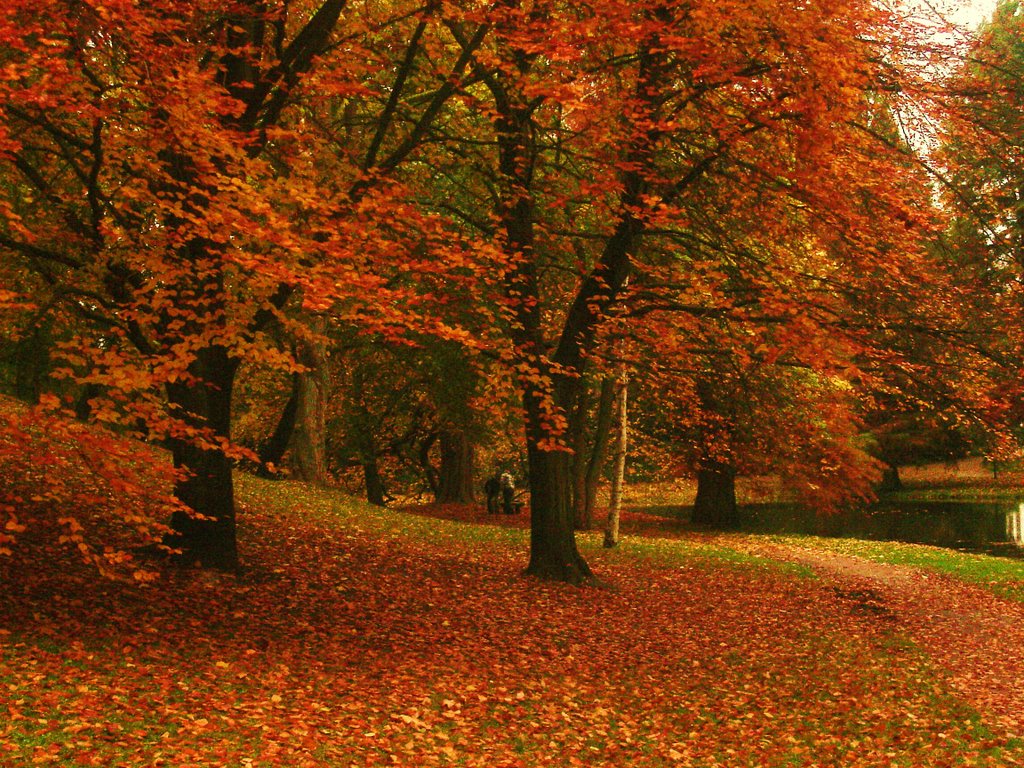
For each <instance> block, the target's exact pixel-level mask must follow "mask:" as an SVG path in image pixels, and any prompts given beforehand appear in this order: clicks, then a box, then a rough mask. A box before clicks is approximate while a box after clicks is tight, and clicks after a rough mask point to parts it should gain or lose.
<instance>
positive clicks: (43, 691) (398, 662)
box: [0, 480, 1022, 766]
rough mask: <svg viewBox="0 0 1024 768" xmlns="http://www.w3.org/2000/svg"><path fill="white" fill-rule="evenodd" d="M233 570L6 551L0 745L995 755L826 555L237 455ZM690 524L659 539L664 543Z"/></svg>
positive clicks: (102, 751) (300, 753) (233, 751)
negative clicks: (412, 501) (587, 572)
mask: <svg viewBox="0 0 1024 768" xmlns="http://www.w3.org/2000/svg"><path fill="white" fill-rule="evenodd" d="M243 496H244V498H245V510H244V512H243V517H242V519H243V521H244V531H245V539H244V545H243V548H244V556H245V559H246V561H247V563H248V564H249V570H248V571H247V572H246V573H245V574H243V575H242V576H241V577H235V576H230V575H225V574H217V573H210V572H203V571H194V570H170V569H169V570H167V571H165V572H163V573H162V574H161V577H160V579H159V580H158V581H157V582H156V583H154V584H152V585H148V586H146V585H139V584H129V583H122V582H112V581H102V580H98V579H97V578H96V577H95V575H94V574H93V573H92V572H90V571H89V570H88V569H87V568H85V567H84V566H82V565H80V564H77V563H76V562H75V561H74V560H73V558H72V559H68V558H67V557H66V556H64V557H62V556H61V555H60V553H59V552H56V551H48V550H46V549H45V548H34V549H31V550H29V551H21V550H19V551H16V552H15V554H14V555H13V556H11V557H9V558H6V559H4V560H2V561H0V570H2V572H0V589H2V594H3V600H2V601H0V651H2V655H0V765H5V766H7V765H10V766H22V765H25V766H29V765H61V766H63V765H69V766H75V765H99V766H109V765H118V766H271V765H286V766H350V765H351V766H363V765H381V766H383V765H416V766H423V765H466V766H541V765H543V766H549V765H550V766H575V765H587V766H591V765H630V766H632V765H644V766H647V765H649V766H670V765H671V766H676V765H678V766H774V765H778V766H782V765H808V766H811V765H843V766H858V765H863V766H889V765H915V766H916V765H936V766H939V765H972V764H987V765H1009V764H1015V761H1018V760H1020V759H1021V757H1020V756H1021V754H1022V750H1021V749H1020V748H1019V746H1018V745H1017V742H1015V741H1014V740H1013V739H1011V738H1010V737H1009V735H1008V734H1007V732H1005V731H1003V730H1000V729H999V728H998V727H996V726H994V725H993V724H986V723H983V722H982V721H981V720H980V719H979V717H978V715H977V714H976V713H975V712H974V711H973V710H972V709H970V708H969V707H968V706H967V705H966V704H964V703H962V702H961V701H959V700H958V699H957V698H956V697H955V696H954V694H953V689H952V688H950V687H949V686H948V685H947V684H946V683H945V682H944V677H943V676H942V674H941V673H940V671H939V670H937V669H936V668H935V667H934V666H933V665H932V663H931V662H930V661H929V660H928V658H927V656H926V655H925V654H923V653H922V652H921V651H920V650H919V649H918V648H917V647H915V646H914V645H913V644H912V643H910V642H909V641H908V639H907V638H906V637H905V636H904V635H903V634H902V633H900V632H899V631H897V630H895V629H894V627H893V624H892V622H890V621H883V620H880V618H879V616H877V615H875V614H874V613H871V612H864V611H857V610H852V609H851V604H850V600H849V599H847V598H844V596H843V595H841V594H838V593H837V592H836V591H835V590H834V589H833V588H832V586H831V585H829V584H828V583H825V582H823V581H821V580H812V579H806V578H800V577H797V576H794V575H792V574H790V573H787V572H785V571H782V570H778V569H773V568H770V567H764V566H763V565H757V564H753V565H750V564H746V565H745V564H742V563H741V564H731V563H728V562H723V561H720V560H716V559H714V558H707V557H703V556H702V555H701V554H700V551H701V550H700V549H699V548H695V549H691V550H685V548H684V549H683V550H682V552H683V554H682V555H681V556H680V557H678V558H676V559H674V560H671V561H669V560H662V559H660V558H649V557H647V556H640V555H636V556H632V555H630V554H629V551H628V543H627V545H626V547H627V549H626V551H625V552H623V551H619V552H615V553H605V552H603V551H601V550H600V549H599V548H594V547H590V546H588V547H587V553H588V557H589V558H590V559H591V562H592V564H593V565H594V567H595V568H596V569H597V570H598V572H599V573H600V574H601V576H602V577H603V579H604V581H605V582H606V586H604V587H601V588H574V587H568V586H564V585H559V584H551V583H544V582H539V581H536V580H533V579H529V578H526V577H524V576H522V575H521V569H522V566H523V565H524V556H525V546H526V535H525V532H523V531H520V530H516V529H509V528H498V527H494V526H485V525H479V524H475V525H467V524H465V523H453V522H450V521H446V520H439V519H435V518H428V517H421V516H413V515H409V514H406V513H402V512H387V511H378V510H373V509H371V508H368V507H365V506H364V505H360V504H358V503H354V502H350V501H347V500H345V499H344V498H343V497H341V496H340V495H338V494H334V493H331V492H316V491H313V490H311V489H309V488H307V487H305V486H301V485H298V484H292V483H276V484H274V483H264V482H256V481H252V480H245V482H244V483H243ZM685 544H686V542H678V543H677V542H671V541H659V542H658V543H657V546H658V547H660V548H665V549H666V550H669V549H671V548H673V547H677V546H679V547H683V546H684V545H685Z"/></svg>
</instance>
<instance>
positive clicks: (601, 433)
mask: <svg viewBox="0 0 1024 768" xmlns="http://www.w3.org/2000/svg"><path fill="white" fill-rule="evenodd" d="M614 415H615V379H613V378H612V377H611V376H606V377H604V378H603V379H601V394H600V395H599V397H598V401H597V418H596V419H595V424H594V443H593V446H592V447H591V451H590V458H589V460H588V461H587V477H586V485H585V487H584V493H585V498H584V514H585V515H586V517H587V519H589V520H591V521H593V519H594V513H595V512H596V510H597V491H598V485H599V483H600V482H601V473H602V472H603V471H604V464H605V459H606V458H607V455H608V443H609V436H610V435H611V430H612V418H613V417H614Z"/></svg>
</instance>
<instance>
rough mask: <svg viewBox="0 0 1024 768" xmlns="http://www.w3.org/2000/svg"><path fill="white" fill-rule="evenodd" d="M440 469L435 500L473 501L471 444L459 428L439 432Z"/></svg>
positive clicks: (467, 502)
mask: <svg viewBox="0 0 1024 768" xmlns="http://www.w3.org/2000/svg"><path fill="white" fill-rule="evenodd" d="M440 441H441V471H440V475H439V477H438V488H437V501H438V502H440V503H442V504H471V503H472V502H473V498H474V495H473V444H472V443H471V442H470V441H469V438H468V437H467V436H466V433H465V432H464V431H463V430H461V429H445V430H442V431H441V433H440Z"/></svg>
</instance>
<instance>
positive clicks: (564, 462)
mask: <svg viewBox="0 0 1024 768" xmlns="http://www.w3.org/2000/svg"><path fill="white" fill-rule="evenodd" d="M527 458H528V461H529V470H530V478H529V481H530V564H529V565H528V566H527V568H526V572H527V573H528V574H530V575H532V576H537V577H539V578H542V579H552V580H555V581H565V582H569V583H570V584H581V583H583V582H587V581H591V580H592V579H593V576H594V574H593V572H592V571H591V570H590V566H589V565H587V562H586V561H585V560H584V559H583V557H582V556H581V555H580V553H579V550H578V549H577V548H576V538H575V536H573V526H572V505H571V504H570V498H571V497H570V494H571V488H570V487H569V486H570V471H569V454H568V453H566V452H565V451H545V450H541V449H540V448H538V447H537V445H536V442H534V441H532V440H531V441H530V444H529V445H528V447H527Z"/></svg>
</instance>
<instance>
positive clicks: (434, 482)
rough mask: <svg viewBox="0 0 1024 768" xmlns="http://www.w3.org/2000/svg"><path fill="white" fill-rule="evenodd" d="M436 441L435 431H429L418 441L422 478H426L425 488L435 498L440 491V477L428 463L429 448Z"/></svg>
mask: <svg viewBox="0 0 1024 768" xmlns="http://www.w3.org/2000/svg"><path fill="white" fill-rule="evenodd" d="M436 442H437V432H431V433H430V434H429V435H427V436H426V437H425V438H423V440H422V441H421V442H420V447H419V454H418V456H419V463H420V469H422V470H423V479H424V480H426V482H427V488H429V489H430V492H431V493H432V494H433V495H434V498H435V499H437V497H438V495H439V494H440V492H441V478H440V477H439V476H438V472H437V469H436V468H435V467H434V465H433V464H431V463H430V449H431V448H432V447H433V445H434V443H436Z"/></svg>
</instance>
